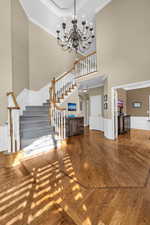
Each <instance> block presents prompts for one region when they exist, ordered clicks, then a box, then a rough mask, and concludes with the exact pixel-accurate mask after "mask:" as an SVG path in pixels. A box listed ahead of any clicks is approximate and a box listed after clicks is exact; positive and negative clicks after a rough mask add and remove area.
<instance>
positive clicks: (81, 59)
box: [55, 51, 96, 82]
mask: <svg viewBox="0 0 150 225" xmlns="http://www.w3.org/2000/svg"><path fill="white" fill-rule="evenodd" d="M95 54H96V51H94V52H91V53H90V54H88V55H86V56H82V57H80V59H79V60H77V61H76V62H75V63H74V66H73V67H72V68H71V69H70V70H68V71H67V72H65V73H64V74H62V76H60V77H58V78H57V79H56V80H55V82H58V81H59V80H61V79H62V78H64V77H65V76H67V75H68V74H69V73H71V72H72V71H73V70H74V69H75V65H76V64H78V63H79V62H80V61H83V60H84V59H86V58H88V57H90V56H92V55H95Z"/></svg>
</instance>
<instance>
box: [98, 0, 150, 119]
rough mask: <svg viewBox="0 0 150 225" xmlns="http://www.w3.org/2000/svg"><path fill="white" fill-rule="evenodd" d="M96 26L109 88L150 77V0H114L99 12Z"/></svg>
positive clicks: (99, 66)
mask: <svg viewBox="0 0 150 225" xmlns="http://www.w3.org/2000/svg"><path fill="white" fill-rule="evenodd" d="M96 27H97V31H96V32H97V33H96V35H97V36H96V40H97V57H98V58H97V60H98V70H99V71H100V72H101V74H106V75H108V90H109V91H110V90H111V87H113V86H117V85H122V84H128V83H134V82H138V81H144V80H150V66H149V65H150V51H149V49H150V41H149V40H150V1H149V0H142V1H141V0H125V1H123V0H122V1H121V0H112V2H111V3H110V4H108V5H107V6H106V7H105V8H104V9H103V10H102V11H100V12H99V13H98V14H97V17H96ZM110 95H111V94H110V93H109V96H110ZM110 109H111V106H110V105H109V112H108V117H111V113H110V112H111V110H110Z"/></svg>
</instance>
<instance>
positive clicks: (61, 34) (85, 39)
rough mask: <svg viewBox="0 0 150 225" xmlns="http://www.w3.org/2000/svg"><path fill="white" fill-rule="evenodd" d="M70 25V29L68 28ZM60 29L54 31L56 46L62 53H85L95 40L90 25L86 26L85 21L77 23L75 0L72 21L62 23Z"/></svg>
mask: <svg viewBox="0 0 150 225" xmlns="http://www.w3.org/2000/svg"><path fill="white" fill-rule="evenodd" d="M70 25H71V27H69V26H70ZM60 27H61V29H58V30H57V31H56V33H57V41H58V44H59V45H60V46H61V47H62V49H63V50H64V51H67V50H68V51H72V50H74V51H75V52H85V51H86V50H87V49H89V48H90V47H91V44H92V42H93V40H94V38H95V34H94V28H93V25H92V24H88V23H87V21H86V20H85V19H83V20H82V21H81V23H79V21H78V19H77V14H76V0H74V16H73V19H72V21H70V23H69V24H68V25H67V23H65V22H62V24H61V26H60Z"/></svg>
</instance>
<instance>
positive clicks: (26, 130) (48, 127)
mask: <svg viewBox="0 0 150 225" xmlns="http://www.w3.org/2000/svg"><path fill="white" fill-rule="evenodd" d="M45 130H46V131H47V130H49V131H53V130H54V129H53V127H50V126H47V125H46V126H39V127H35V128H33V127H30V128H29V127H28V128H26V129H20V134H21V135H22V134H28V133H31V132H33V133H37V132H40V131H42V132H43V131H45Z"/></svg>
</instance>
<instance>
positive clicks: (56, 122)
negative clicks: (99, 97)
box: [49, 52, 97, 139]
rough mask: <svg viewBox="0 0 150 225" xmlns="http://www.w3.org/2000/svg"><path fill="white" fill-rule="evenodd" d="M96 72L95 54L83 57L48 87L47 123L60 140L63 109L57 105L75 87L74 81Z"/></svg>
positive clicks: (64, 130)
mask: <svg viewBox="0 0 150 225" xmlns="http://www.w3.org/2000/svg"><path fill="white" fill-rule="evenodd" d="M96 71H97V63H96V52H93V53H91V54H89V55H87V56H83V57H81V58H80V60H78V61H76V62H75V63H74V66H73V67H72V68H71V69H70V70H69V71H68V72H66V73H64V74H63V75H62V76H60V77H58V78H57V79H55V78H53V80H52V81H51V87H50V93H49V94H50V100H49V121H50V125H51V126H53V127H54V128H55V132H56V133H57V135H58V136H59V138H61V139H65V138H66V114H67V111H66V109H65V108H62V107H60V106H59V104H60V103H61V102H62V101H63V100H64V99H65V96H67V95H68V94H69V93H71V91H72V90H73V89H74V88H75V87H76V85H77V84H76V79H77V78H79V77H81V76H85V75H88V74H90V73H94V72H96Z"/></svg>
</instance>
